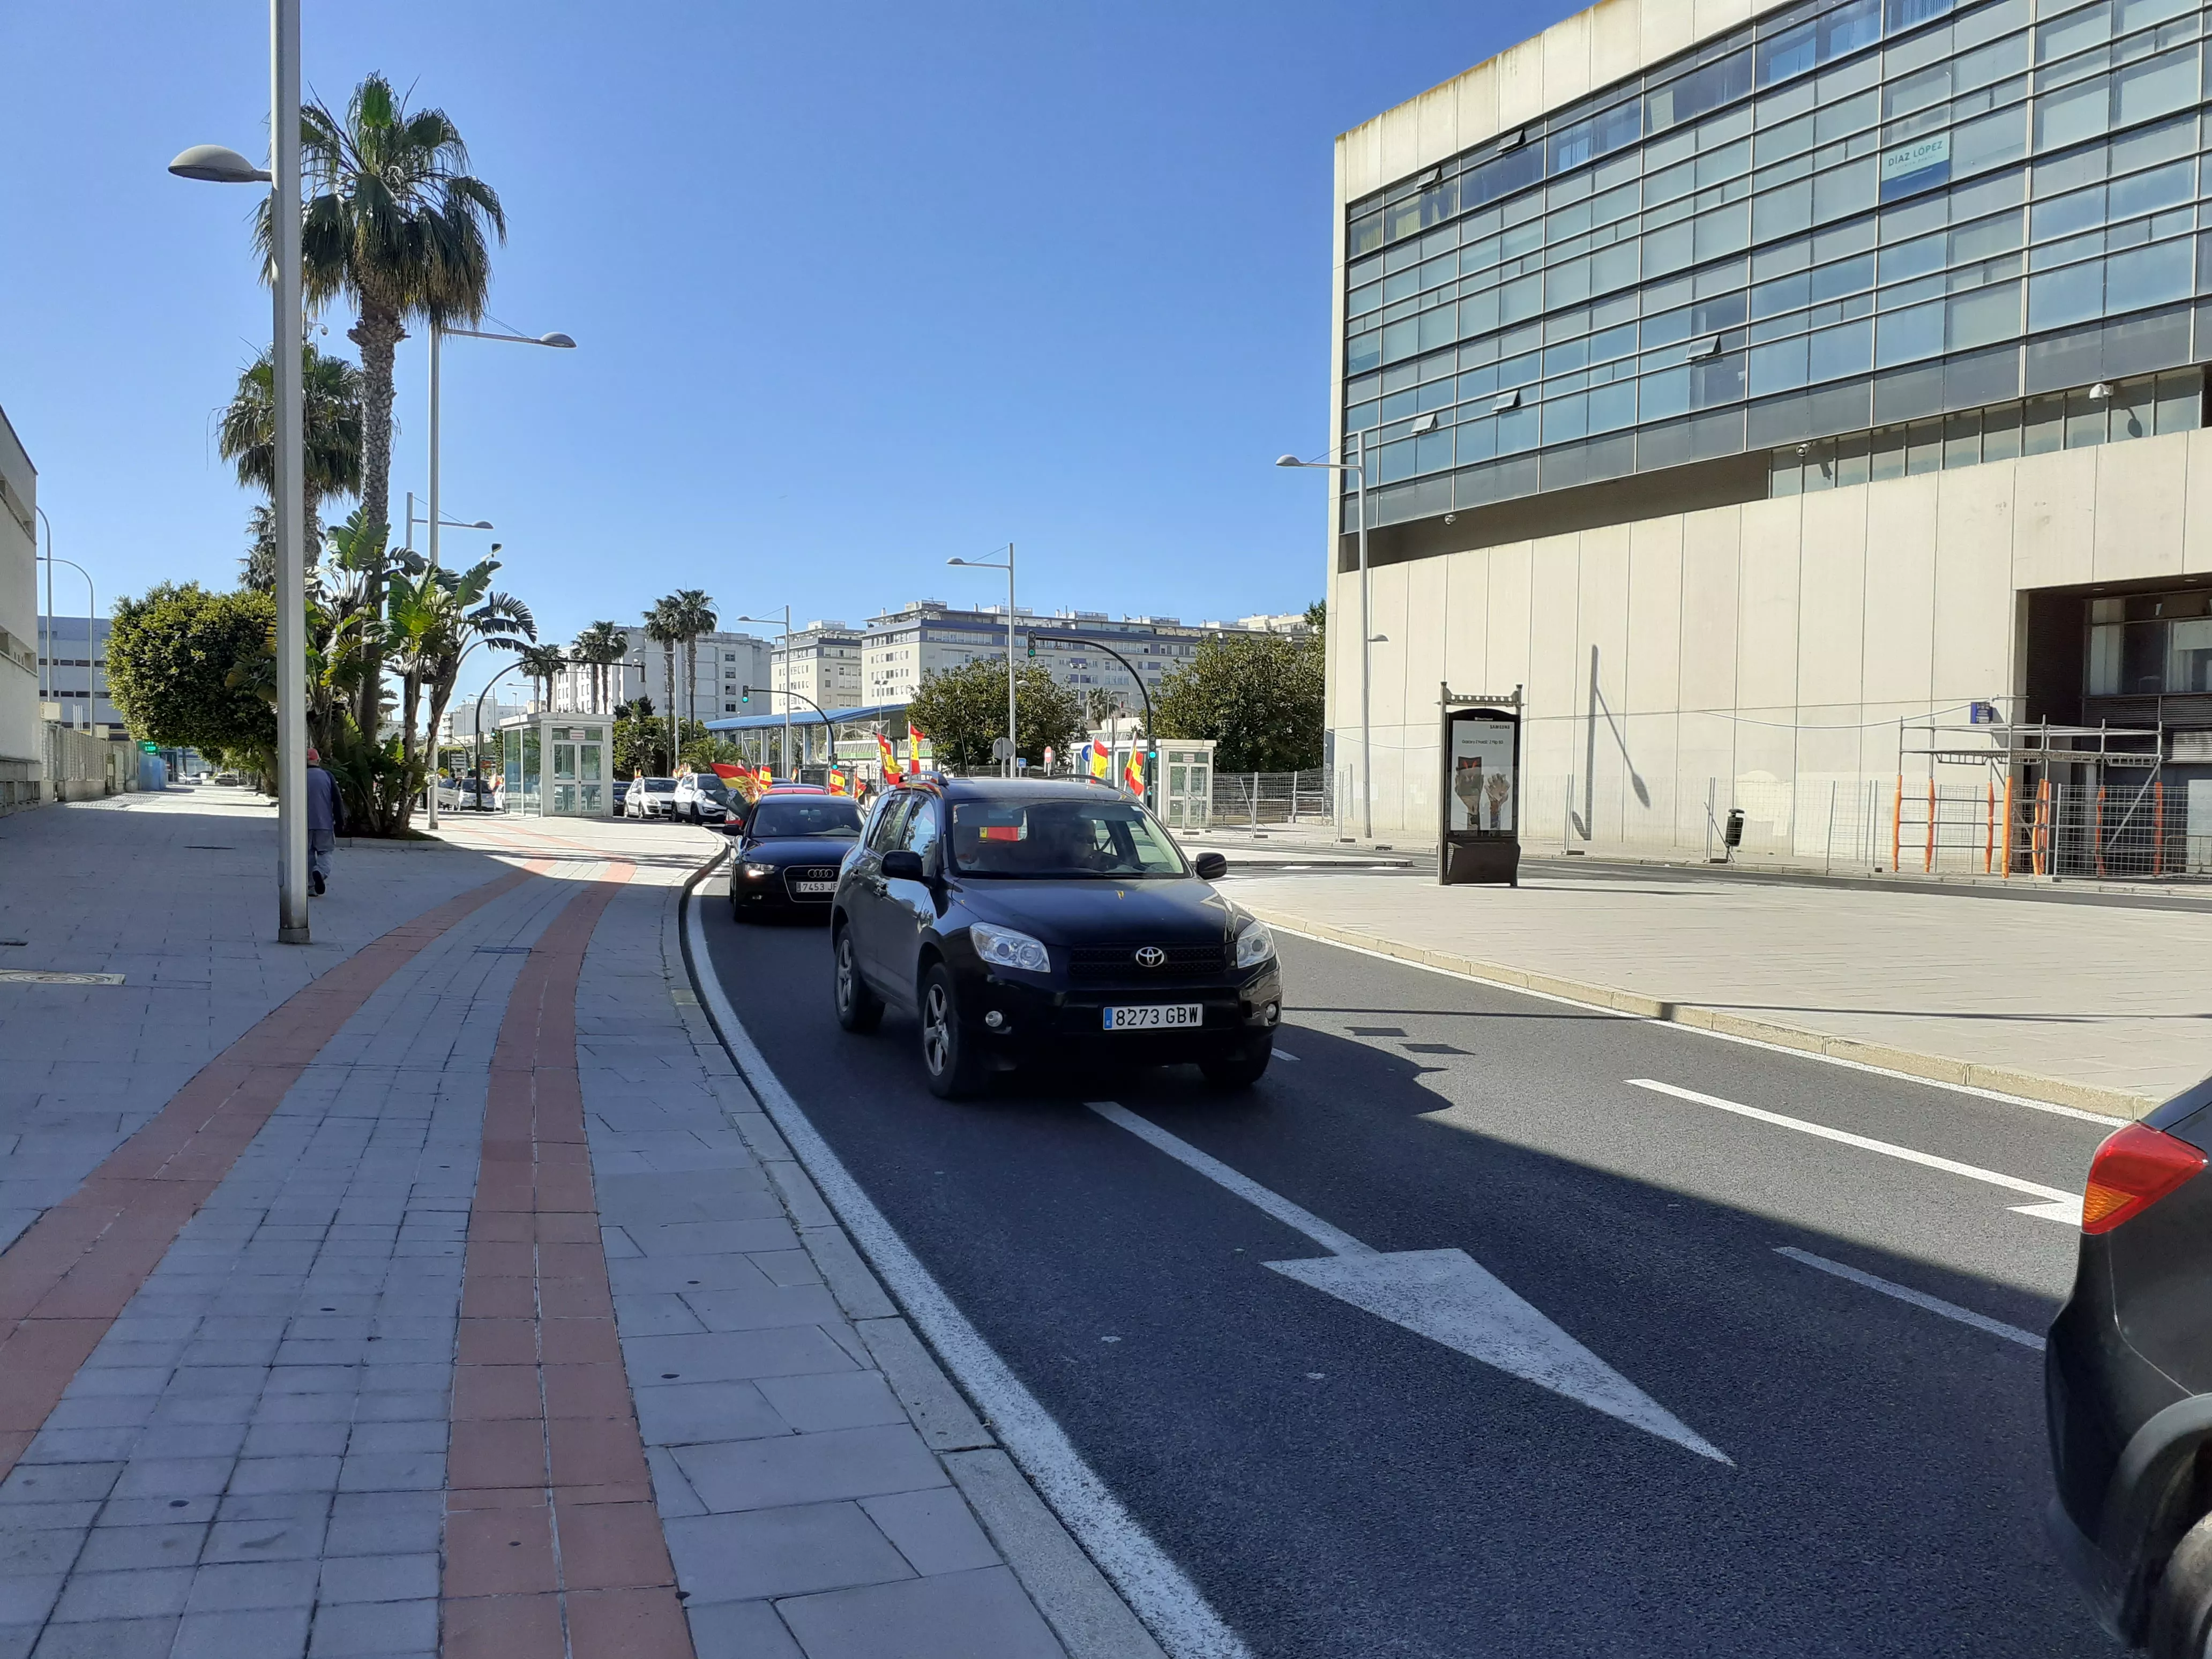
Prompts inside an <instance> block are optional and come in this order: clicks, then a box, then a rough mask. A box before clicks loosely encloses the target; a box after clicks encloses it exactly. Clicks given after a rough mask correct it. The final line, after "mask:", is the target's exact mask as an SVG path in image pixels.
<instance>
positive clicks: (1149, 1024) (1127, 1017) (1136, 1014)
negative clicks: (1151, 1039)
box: [1099, 1002, 1206, 1031]
mask: <svg viewBox="0 0 2212 1659" xmlns="http://www.w3.org/2000/svg"><path fill="white" fill-rule="evenodd" d="M1099 1012H1102V1013H1103V1014H1104V1015H1105V1017H1106V1029H1107V1030H1109V1031H1162V1030H1182V1029H1183V1028H1184V1027H1186V1026H1191V1025H1202V1024H1205V1023H1206V1005H1205V1004H1204V1003H1202V1002H1144V1003H1139V1004H1137V1005H1136V1006H1133V1007H1132V1006H1122V1007H1119V1008H1104V1009H1101V1010H1100V1011H1099Z"/></svg>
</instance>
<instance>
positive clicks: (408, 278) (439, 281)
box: [255, 75, 507, 732]
mask: <svg viewBox="0 0 2212 1659" xmlns="http://www.w3.org/2000/svg"><path fill="white" fill-rule="evenodd" d="M300 130H301V131H300V151H301V165H302V167H304V168H305V170H306V172H307V179H308V185H309V189H308V191H307V199H306V201H305V202H304V204H302V218H301V233H300V251H301V265H302V271H303V275H304V277H305V285H306V292H307V301H308V303H309V304H311V305H313V306H317V307H321V306H325V305H328V304H330V303H331V301H336V300H340V299H343V300H345V301H349V303H350V304H351V305H352V307H353V308H354V312H355V318H356V320H355V323H354V325H353V327H352V328H351V329H349V330H348V331H347V337H348V338H349V339H350V340H351V341H352V342H353V343H354V344H355V345H356V347H358V348H359V349H360V351H361V374H362V428H361V429H362V448H361V500H362V507H365V508H366V509H367V510H368V521H369V522H370V523H371V524H373V525H375V526H379V527H380V528H385V529H388V528H389V526H390V525H391V522H392V355H393V353H394V351H395V350H396V349H397V348H398V344H399V342H400V341H401V340H403V339H404V338H405V337H406V335H407V326H406V325H407V324H408V323H409V322H410V321H412V320H416V319H420V320H422V321H425V322H427V323H428V324H429V325H431V326H432V327H434V328H435V327H438V326H441V325H444V324H447V323H455V322H469V323H472V322H475V321H477V319H480V318H482V316H483V308H484V300H485V298H486V296H487V295H488V294H489V290H490V287H491V245H492V242H493V240H494V239H496V240H500V241H502V242H503V241H505V240H506V239H507V214H506V211H505V210H503V209H502V208H501V206H500V203H499V197H498V196H497V195H496V194H495V192H494V191H493V190H492V188H491V186H490V185H487V184H485V183H484V182H483V180H482V179H477V178H474V177H472V176H471V174H470V173H469V171H468V167H469V153H468V147H467V146H466V145H465V144H464V143H462V142H461V134H460V130H459V128H458V127H456V126H455V125H453V121H452V120H451V119H450V118H448V117H447V114H446V112H444V111H443V110H437V109H416V110H410V109H409V108H408V107H407V106H406V103H405V100H403V99H402V98H401V97H400V96H399V94H398V93H396V92H395V91H394V90H393V89H392V83H391V82H389V81H387V80H386V79H385V77H384V76H381V75H371V76H368V77H367V78H366V79H364V80H363V81H362V83H361V84H360V86H358V87H356V88H355V89H354V94H353V96H352V98H351V99H350V100H348V102H347V105H346V110H345V114H344V116H343V118H341V117H339V116H338V115H337V114H335V113H333V112H331V110H330V108H329V107H328V106H325V105H324V104H321V103H312V104H308V105H307V106H305V107H303V108H302V109H301V112H300ZM269 211H270V210H269V207H268V204H266V203H264V204H263V206H262V208H261V209H260V211H259V216H258V222H257V227H256V232H255V240H256V242H257V244H258V247H259V249H260V251H261V253H262V257H263V259H264V270H266V269H267V264H266V262H267V261H268V259H269V258H270V252H271V249H272V248H273V246H274V243H273V241H272V240H271V237H270V225H269ZM388 540H389V538H388V537H387V538H386V542H387V544H388ZM384 575H385V566H384V562H383V559H382V556H381V555H380V556H379V558H378V561H377V562H376V564H375V566H374V568H373V569H372V570H371V571H370V572H369V573H368V611H369V614H370V615H372V616H381V615H382V614H383V612H384ZM368 652H369V656H368V673H367V675H366V677H365V679H364V682H363V684H362V690H361V706H360V709H359V713H358V718H359V720H360V723H361V726H362V730H363V731H364V732H374V730H375V729H376V726H377V720H378V714H379V711H380V708H381V705H382V702H383V660H382V657H381V655H380V652H379V649H378V647H377V646H376V645H375V643H374V641H371V642H370V643H369V646H368Z"/></svg>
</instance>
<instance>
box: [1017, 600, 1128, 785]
mask: <svg viewBox="0 0 2212 1659" xmlns="http://www.w3.org/2000/svg"><path fill="white" fill-rule="evenodd" d="M1030 638H1031V639H1032V640H1057V641H1060V643H1061V644H1062V645H1079V646H1081V647H1083V648H1084V649H1085V651H1103V652H1104V653H1106V654H1107V655H1108V656H1109V657H1111V658H1113V659H1114V660H1115V662H1118V663H1120V664H1121V666H1122V667H1123V668H1125V669H1127V670H1128V672H1129V678H1131V679H1133V680H1134V681H1136V683H1137V695H1138V696H1140V697H1142V698H1143V699H1144V700H1145V804H1146V805H1147V806H1150V807H1151V808H1152V810H1153V811H1158V810H1159V805H1160V804H1159V801H1158V799H1157V797H1158V793H1159V772H1160V738H1159V733H1158V731H1157V730H1155V729H1154V727H1153V725H1152V690H1151V688H1150V687H1148V686H1147V685H1146V684H1145V677H1144V676H1143V675H1142V674H1139V672H1138V671H1137V669H1136V665H1134V664H1133V663H1132V662H1131V661H1130V660H1129V659H1127V657H1125V656H1123V655H1122V654H1121V653H1120V652H1118V651H1116V650H1115V648H1114V647H1112V646H1110V645H1101V644H1099V642H1098V641H1096V640H1086V639H1082V638H1079V636H1077V635H1073V634H1039V633H1036V632H1035V631H1032V632H1031V633H1030ZM1123 706H1124V707H1127V705H1126V704H1124V705H1123Z"/></svg>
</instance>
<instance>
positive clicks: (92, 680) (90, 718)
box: [37, 507, 100, 731]
mask: <svg viewBox="0 0 2212 1659" xmlns="http://www.w3.org/2000/svg"><path fill="white" fill-rule="evenodd" d="M37 512H38V514H39V516H40V518H41V519H46V551H45V552H44V553H41V554H40V555H39V557H40V559H41V560H42V561H44V562H45V564H46V629H45V633H46V664H45V666H46V692H47V695H48V696H51V697H52V699H53V700H54V701H55V702H60V701H61V685H60V684H59V680H60V676H59V675H58V674H57V673H55V670H56V669H58V668H59V667H60V666H61V659H60V653H58V652H57V651H56V650H55V649H54V623H55V620H56V618H55V616H54V567H55V566H56V565H58V564H65V565H67V566H68V567H69V568H70V569H72V570H74V571H76V574H78V575H80V576H82V577H83V578H84V671H85V677H86V681H85V683H86V684H87V686H88V688H89V689H88V690H87V691H86V692H85V702H84V724H85V729H86V730H88V731H89V730H90V729H91V728H92V726H93V725H94V720H95V717H96V716H97V714H99V710H100V646H99V642H98V641H96V640H95V639H94V637H93V634H94V627H95V625H96V623H97V622H98V620H99V616H100V599H99V596H98V595H97V594H96V593H94V591H93V586H92V572H90V571H89V570H87V569H86V568H84V567H83V566H82V565H81V564H79V563H78V562H76V560H75V559H58V558H56V557H55V556H54V523H53V520H52V519H47V518H46V508H44V507H40V508H38V509H37Z"/></svg>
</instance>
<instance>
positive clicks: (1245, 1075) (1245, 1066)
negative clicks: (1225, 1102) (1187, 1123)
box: [1198, 1041, 1275, 1091]
mask: <svg viewBox="0 0 2212 1659" xmlns="http://www.w3.org/2000/svg"><path fill="white" fill-rule="evenodd" d="M1274 1054H1275V1045H1274V1043H1273V1042H1272V1041H1271V1042H1267V1043H1266V1044H1264V1045H1263V1046H1262V1047H1261V1048H1259V1049H1258V1050H1257V1051H1255V1052H1254V1053H1252V1054H1237V1055H1231V1056H1225V1057H1224V1058H1223V1059H1220V1060H1200V1062H1199V1065H1198V1069H1199V1072H1200V1074H1201V1075H1203V1076H1204V1077H1205V1079H1206V1081H1207V1082H1208V1083H1210V1084H1212V1085H1213V1086H1214V1087H1215V1088H1217V1089H1221V1090H1225V1091H1236V1090H1240V1089H1249V1088H1250V1087H1251V1086H1252V1085H1254V1084H1255V1083H1257V1082H1258V1081H1259V1080H1260V1079H1261V1078H1262V1077H1265V1076H1266V1075H1267V1062H1268V1061H1269V1060H1272V1059H1273V1058H1274Z"/></svg>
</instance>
